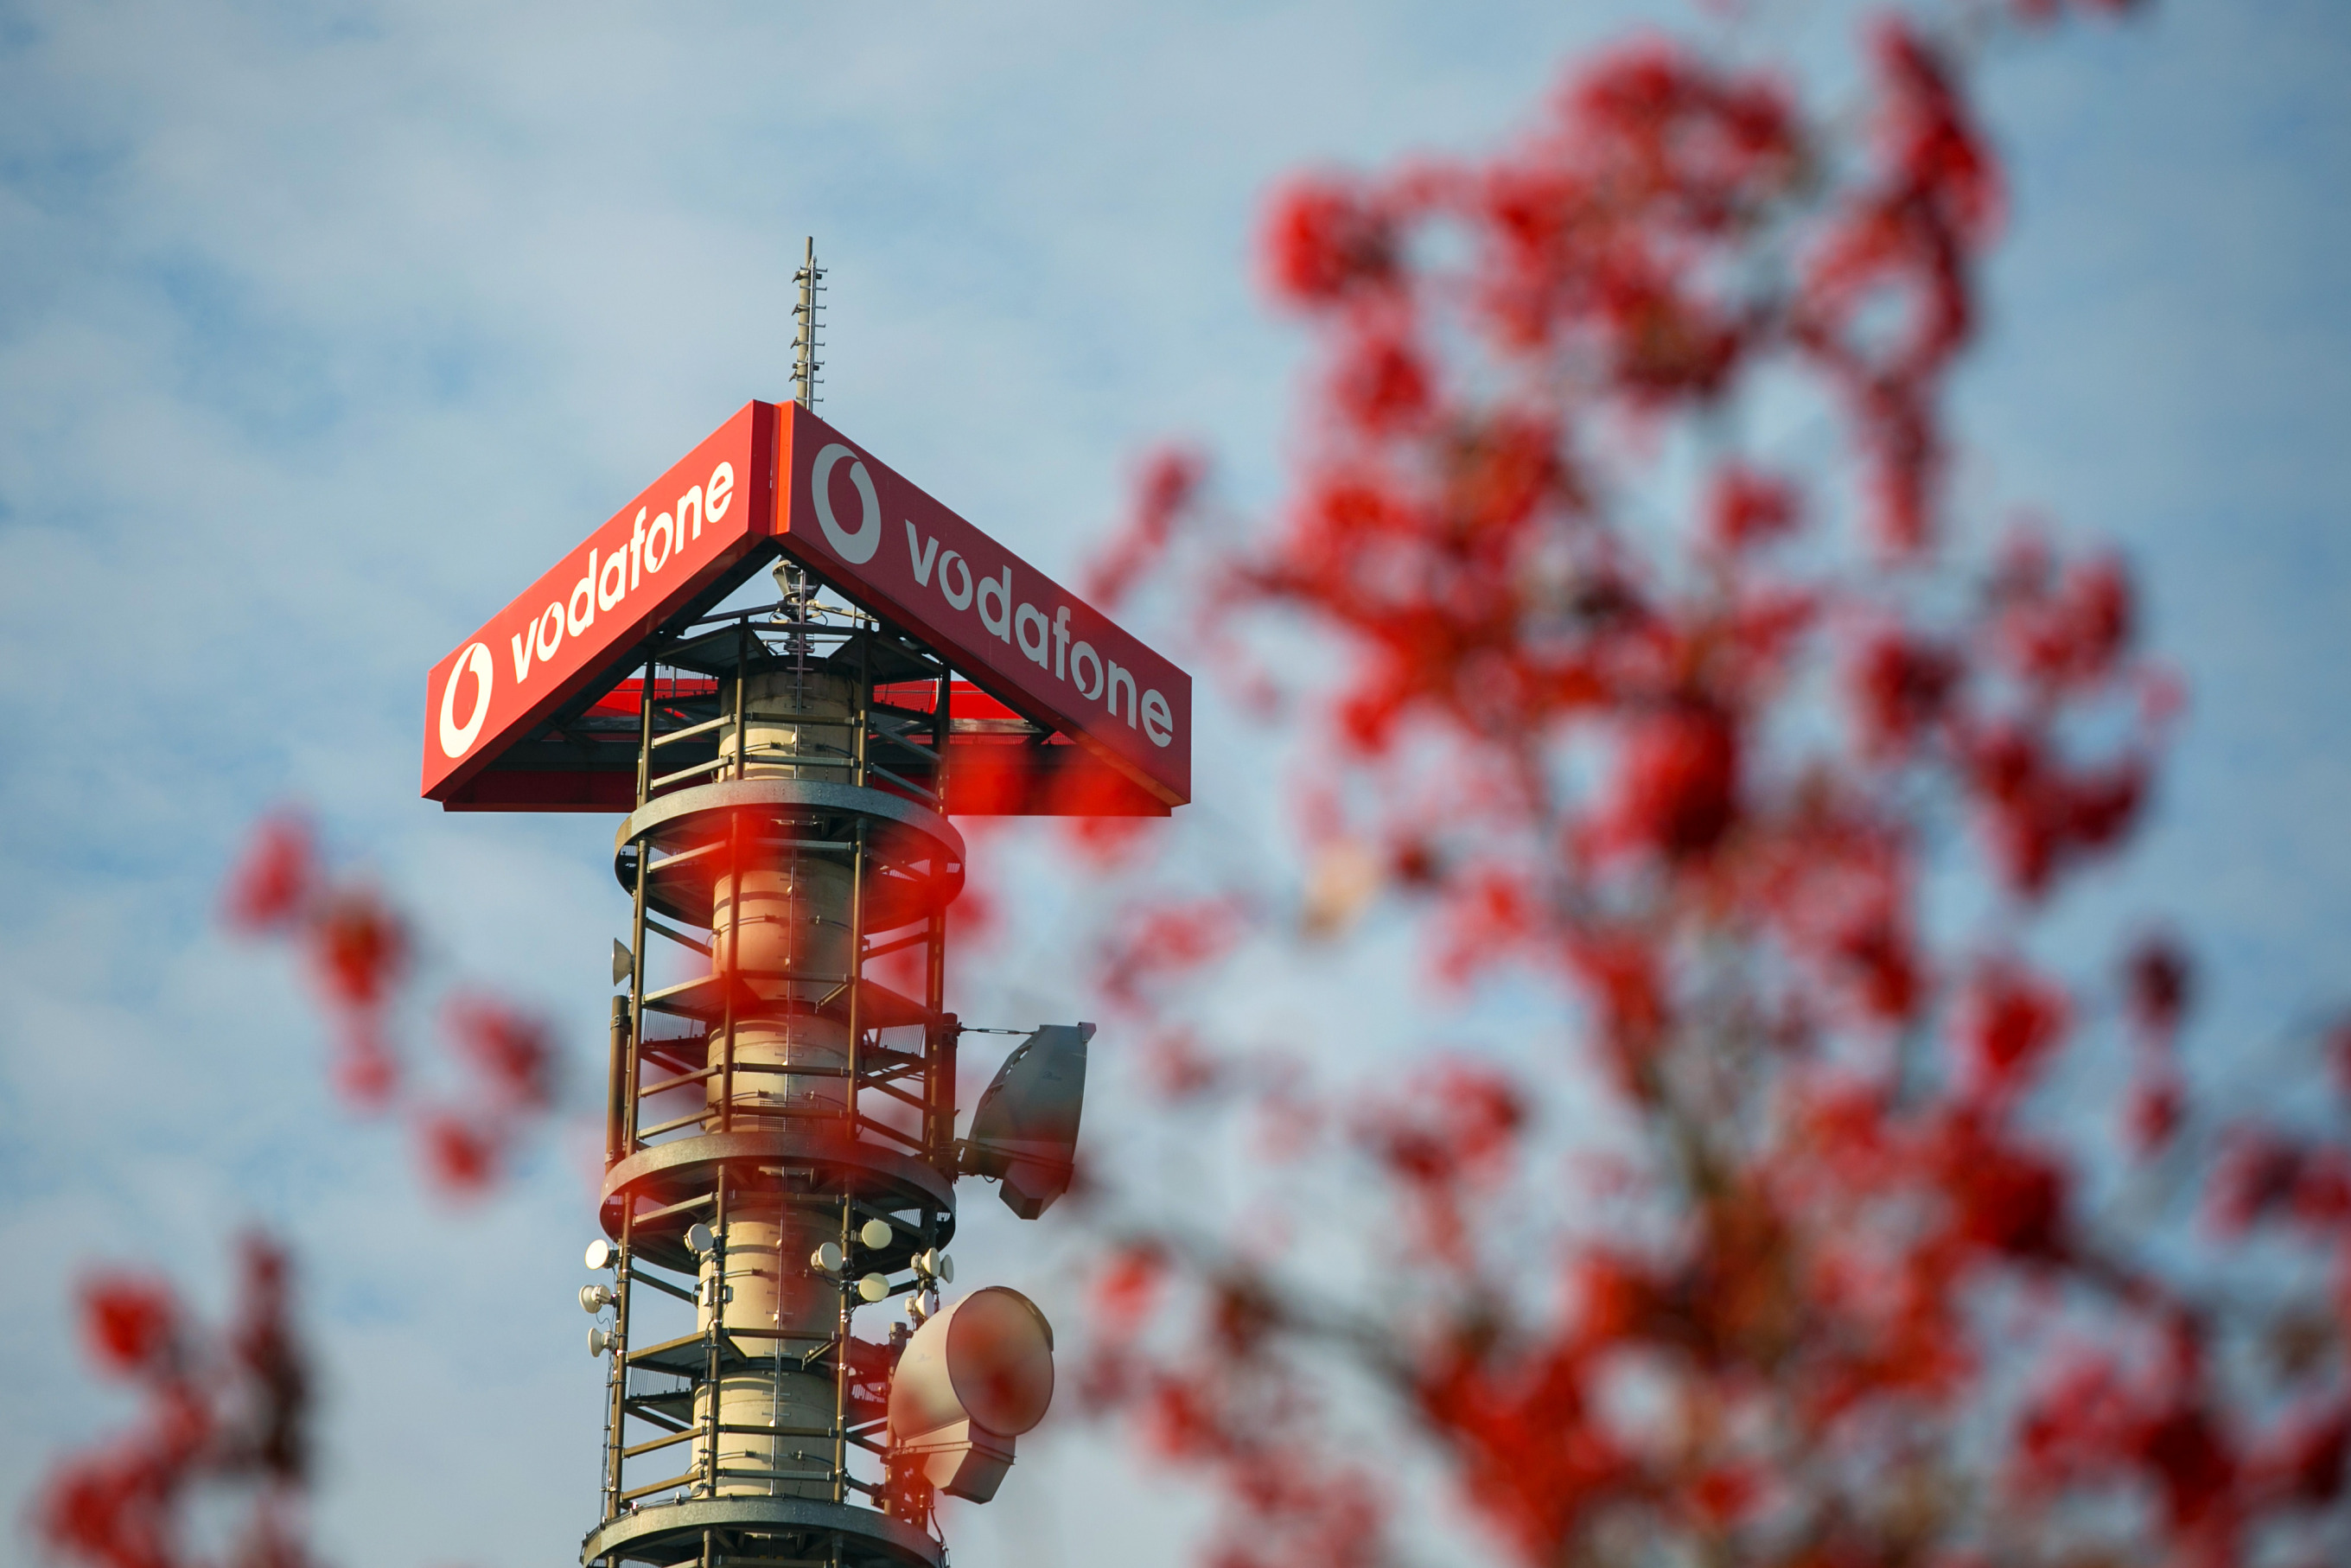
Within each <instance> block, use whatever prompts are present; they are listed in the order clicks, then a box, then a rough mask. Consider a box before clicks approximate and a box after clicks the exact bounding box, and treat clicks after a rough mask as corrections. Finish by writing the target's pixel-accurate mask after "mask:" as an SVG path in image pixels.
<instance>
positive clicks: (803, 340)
mask: <svg viewBox="0 0 2351 1568" xmlns="http://www.w3.org/2000/svg"><path fill="white" fill-rule="evenodd" d="M823 277H824V268H822V267H819V266H818V265H817V264H816V236H815V235H810V236H809V238H808V245H807V248H806V249H805V250H804V251H803V252H802V253H801V257H800V269H799V271H798V272H795V273H794V274H792V281H793V282H795V283H797V284H799V286H800V297H799V303H798V304H796V305H794V306H793V307H792V319H793V320H795V321H797V322H798V323H799V332H798V334H797V335H796V336H795V337H794V338H793V340H792V387H793V392H792V401H793V402H797V403H799V405H800V406H801V407H802V408H804V409H807V410H808V411H809V412H810V413H815V412H816V389H817V382H818V380H819V378H818V376H817V371H820V370H822V369H824V361H821V360H820V359H818V358H817V357H816V351H817V350H818V349H819V348H820V347H822V344H821V343H820V341H819V340H818V338H817V309H818V304H817V296H818V295H819V294H820V293H822V292H823V291H824V283H823V281H822V280H823Z"/></svg>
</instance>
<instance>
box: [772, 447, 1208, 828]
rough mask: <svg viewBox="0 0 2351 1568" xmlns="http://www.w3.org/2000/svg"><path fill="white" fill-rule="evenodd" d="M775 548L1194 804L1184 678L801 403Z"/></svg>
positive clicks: (1188, 687) (1134, 772)
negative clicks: (778, 547) (779, 541)
mask: <svg viewBox="0 0 2351 1568" xmlns="http://www.w3.org/2000/svg"><path fill="white" fill-rule="evenodd" d="M784 413H785V415H786V417H787V418H788V419H789V422H790V423H789V434H790V439H789V441H787V442H785V443H783V444H782V450H783V453H784V461H785V464H786V466H787V468H788V470H789V479H788V481H786V483H785V484H783V485H781V486H778V490H779V492H780V494H779V497H778V498H779V499H781V500H782V501H783V503H784V512H783V517H782V519H781V526H780V527H779V528H778V530H777V531H778V534H779V535H780V536H781V542H782V544H783V548H784V549H785V550H786V551H787V552H788V553H789V554H790V555H792V556H794V557H795V558H797V559H799V560H801V561H803V562H805V563H806V564H807V565H808V566H809V568H810V570H814V571H815V572H816V573H817V574H818V575H819V576H820V577H822V578H824V579H826V580H828V581H830V582H831V583H832V584H833V585H834V586H835V587H836V588H838V589H840V590H841V592H843V593H845V594H847V595H848V596H849V597H850V598H852V599H854V600H857V601H859V602H861V603H862V604H863V605H864V606H865V608H867V609H868V610H871V611H872V612H874V613H875V614H877V615H879V616H881V617H882V618H883V620H885V621H889V622H894V623H896V624H897V625H899V626H901V627H904V629H905V630H907V631H909V632H913V633H914V635H916V636H918V637H920V638H921V639H922V640H923V641H924V642H925V643H929V644H930V645H931V646H932V647H933V648H934V649H935V650H936V651H937V652H938V653H941V654H942V655H944V656H945V657H946V661H947V663H948V664H952V665H954V666H955V668H956V670H957V671H959V672H960V673H962V674H964V675H965V676H967V678H969V679H970V680H971V681H972V682H973V684H975V685H978V686H980V687H981V688H983V689H984V690H986V691H987V692H988V693H989V694H990V695H994V696H996V697H998V699H1000V700H1001V701H1003V702H1005V703H1006V704H1008V705H1009V706H1011V707H1013V708H1014V709H1016V710H1018V711H1019V712H1020V713H1022V714H1024V715H1026V716H1028V717H1029V718H1031V719H1033V720H1036V721H1037V722H1038V723H1040V724H1044V725H1046V726H1048V727H1051V728H1053V729H1057V730H1060V731H1061V733H1063V734H1065V735H1068V736H1070V737H1072V738H1073V739H1076V740H1077V741H1079V742H1080V743H1081V744H1082V745H1084V746H1086V747H1089V748H1090V749H1092V750H1094V751H1095V752H1097V753H1098V754H1099V755H1102V756H1103V757H1105V758H1108V759H1110V760H1111V761H1113V762H1114V763H1116V764H1117V765H1118V766H1119V768H1121V770H1122V771H1123V772H1125V773H1126V774H1127V775H1128V776H1129V777H1131V778H1133V779H1134V780H1135V781H1136V782H1137V783H1139V784H1141V785H1143V786H1144V788H1145V789H1149V790H1150V791H1151V792H1152V793H1153V794H1154V795H1155V796H1157V797H1158V798H1159V799H1160V800H1165V802H1166V803H1167V804H1169V805H1171V806H1179V805H1182V804H1183V803H1184V802H1186V801H1187V800H1190V799H1191V798H1192V677H1191V676H1189V675H1187V674H1185V673H1184V672H1183V671H1181V670H1179V669H1177V668H1176V667H1175V665H1174V664H1170V663H1168V662H1167V661H1166V660H1165V659H1164V658H1162V657H1160V656H1159V655H1158V654H1157V653H1153V652H1152V651H1151V650H1150V649H1149V648H1148V647H1146V646H1144V644H1143V643H1140V642H1138V641H1136V640H1135V639H1134V637H1131V636H1129V635H1128V634H1127V633H1126V632H1123V631H1121V630H1120V629H1119V627H1118V625H1117V624H1116V623H1115V622H1113V621H1112V620H1111V619H1110V617H1108V616H1106V615H1104V614H1102V612H1100V611H1098V610H1096V609H1094V608H1093V607H1092V605H1090V604H1088V603H1087V602H1086V601H1084V600H1082V599H1080V598H1079V597H1078V596H1077V595H1075V594H1073V593H1071V592H1070V591H1068V590H1067V589H1065V588H1063V587H1061V585H1060V584H1059V583H1057V582H1055V581H1054V580H1052V579H1051V578H1050V577H1047V576H1046V575H1045V574H1044V573H1043V572H1041V571H1039V570H1037V569H1036V568H1035V567H1032V566H1030V565H1029V563H1028V562H1027V561H1024V560H1022V559H1020V558H1019V556H1017V555H1014V554H1013V553H1012V552H1011V551H1010V550H1008V549H1005V548H1004V547H1003V546H1002V545H1000V544H998V543H997V542H996V541H995V540H994V539H992V538H988V537H987V535H986V534H984V533H982V532H980V531H979V529H977V528H974V527H973V526H972V525H971V524H969V523H967V522H966V521H964V519H963V518H961V517H957V516H956V514H955V513H953V512H951V511H949V510H948V509H947V508H946V507H944V506H941V505H940V504H939V503H938V502H937V501H935V500H933V499H932V498H931V497H929V496H928V495H926V494H925V493H924V492H923V491H922V490H920V489H918V488H916V487H915V486H914V485H913V484H912V483H910V482H909V481H908V480H906V479H904V477H902V476H900V475H899V474H898V473H897V471H896V470H894V469H893V468H891V467H890V466H889V465H887V464H885V463H883V462H882V461H881V460H880V459H879V458H877V457H875V456H874V455H872V454H871V453H870V452H868V451H866V450H865V449H864V448H863V447H862V446H859V445H858V444H855V443H854V442H852V441H851V440H850V439H849V438H848V437H847V436H845V435H842V434H841V433H840V432H838V431H836V430H834V429H833V428H832V426H831V425H829V424H827V423H825V422H824V421H822V420H820V419H819V418H817V416H816V415H814V414H812V413H809V412H808V410H806V409H804V408H802V407H800V406H799V404H798V403H789V404H787V405H785V408H784Z"/></svg>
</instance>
